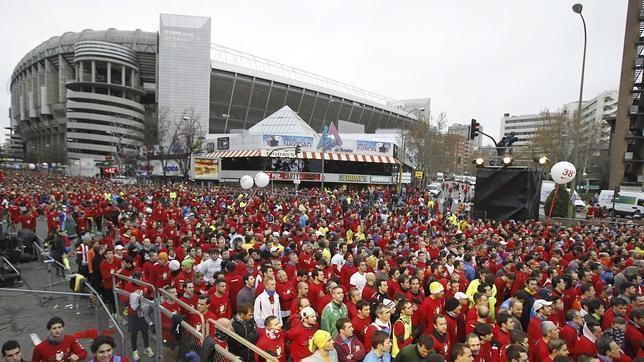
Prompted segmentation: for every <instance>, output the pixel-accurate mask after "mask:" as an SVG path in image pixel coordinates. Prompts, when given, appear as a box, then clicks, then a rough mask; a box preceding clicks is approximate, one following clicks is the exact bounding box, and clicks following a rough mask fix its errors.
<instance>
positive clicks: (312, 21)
mask: <svg viewBox="0 0 644 362" xmlns="http://www.w3.org/2000/svg"><path fill="white" fill-rule="evenodd" d="M578 1H579V0H578ZM581 1H582V3H583V5H584V16H585V18H586V23H587V26H588V53H587V64H586V83H585V87H584V98H591V97H593V96H595V95H597V94H598V93H600V92H602V91H604V90H608V89H617V88H618V86H619V75H620V67H621V59H622V47H623V41H624V26H625V18H626V2H627V1H626V0H585V1H584V0H581ZM573 3H575V1H569V0H539V1H527V0H488V1H475V0H460V1H445V0H419V1H397V2H393V1H384V0H371V1H369V0H354V1H346V0H345V1H339V0H327V1H318V2H313V1H297V0H291V1H279V0H273V1H259V0H257V1H255V0H253V1H191V0H183V1H176V0H173V1H168V0H160V1H147V0H146V1H131V0H130V1H122V0H112V1H109V2H108V1H101V2H98V1H89V2H88V1H64V0H61V1H56V2H54V1H34V0H21V1H4V2H3V4H2V11H1V12H0V34H2V48H3V55H2V57H0V77H1V80H2V82H3V87H4V89H3V91H2V93H0V114H2V115H3V117H2V121H1V122H2V125H3V127H4V126H7V125H8V123H9V121H8V117H7V116H6V115H7V114H8V112H7V110H8V108H9V105H10V95H9V82H10V77H11V73H12V71H13V68H14V67H15V65H16V64H17V62H18V61H19V60H20V59H21V58H22V57H23V56H24V55H25V54H26V53H27V52H29V51H30V50H31V49H33V48H34V47H36V46H37V45H39V44H40V43H41V42H43V41H45V40H47V39H49V38H50V37H52V36H55V35H61V34H62V33H64V32H66V31H81V30H83V29H95V30H103V29H107V28H116V29H120V30H131V29H142V30H146V31H157V30H158V27H159V14H160V13H176V14H186V15H201V16H210V17H211V18H212V32H213V34H212V41H213V42H214V43H218V44H221V45H225V46H228V47H231V48H234V49H238V50H242V51H246V52H248V53H251V54H254V55H258V56H262V57H265V58H269V59H272V60H275V61H278V62H281V63H285V64H288V65H292V66H295V67H298V68H301V69H304V70H307V71H310V72H313V73H317V74H320V75H323V76H327V77H329V78H332V79H336V80H339V81H342V82H346V83H349V84H351V85H355V86H358V87H360V88H364V89H366V90H370V91H374V92H377V93H380V94H382V95H385V96H388V97H392V98H397V99H402V98H417V97H431V98H432V112H433V113H434V114H438V112H442V111H444V112H446V113H447V116H448V119H449V122H450V123H469V120H470V119H471V118H476V119H477V120H478V121H479V122H480V123H481V124H482V125H483V127H484V128H485V129H486V131H488V132H490V134H492V135H493V136H494V137H498V135H499V127H500V118H501V116H502V115H503V113H506V112H507V113H511V114H525V113H537V112H539V111H540V110H543V109H545V108H549V109H555V108H557V107H559V106H561V105H562V104H563V103H566V102H570V101H575V100H577V98H578V94H579V93H578V92H579V80H580V79H579V77H580V72H581V71H580V68H581V54H582V47H583V29H582V24H581V19H580V18H579V16H578V15H577V14H575V13H573V12H572V10H571V6H572V4H573ZM2 131H4V129H3V130H2Z"/></svg>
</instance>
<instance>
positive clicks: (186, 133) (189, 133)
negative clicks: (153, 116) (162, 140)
mask: <svg viewBox="0 0 644 362" xmlns="http://www.w3.org/2000/svg"><path fill="white" fill-rule="evenodd" d="M203 141H204V130H203V128H202V127H201V123H200V122H199V114H197V113H196V112H195V110H194V109H189V110H184V111H183V112H181V115H180V118H179V119H178V120H177V121H175V125H174V136H173V138H172V141H171V143H170V149H169V150H168V151H169V154H171V155H172V159H173V160H175V161H176V162H177V164H178V165H179V170H180V171H181V173H182V174H183V177H184V178H185V179H187V178H188V177H189V174H190V158H191V156H192V154H193V153H195V152H198V151H200V150H201V147H202V145H203Z"/></svg>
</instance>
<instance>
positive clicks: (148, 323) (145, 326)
mask: <svg viewBox="0 0 644 362" xmlns="http://www.w3.org/2000/svg"><path fill="white" fill-rule="evenodd" d="M112 283H113V289H112V290H113V292H114V305H115V308H116V322H117V323H118V324H119V325H120V326H122V328H123V329H124V330H126V331H127V333H126V335H127V336H128V337H129V339H130V342H131V343H130V347H131V348H130V349H127V348H126V350H127V351H128V352H133V351H135V350H136V351H144V349H142V348H139V347H140V344H139V343H138V333H139V332H140V333H141V336H142V337H143V345H144V347H145V345H146V344H147V345H148V346H149V347H150V348H151V350H152V352H153V353H154V356H153V357H150V358H153V359H154V360H155V361H163V338H162V336H161V334H160V333H159V332H160V330H161V329H160V328H158V326H160V325H161V321H160V316H159V308H157V297H156V295H157V292H156V288H155V287H154V286H153V285H152V284H149V283H146V282H144V281H142V280H139V279H134V278H130V277H126V276H124V275H121V274H112ZM126 283H131V284H132V285H134V286H137V287H140V288H144V289H147V290H148V294H147V296H150V297H151V298H147V297H146V296H145V295H144V294H143V293H137V294H138V296H137V295H131V294H132V292H133V291H132V292H131V291H128V290H125V289H124V285H126ZM132 303H138V304H139V307H138V308H137V309H136V311H135V313H137V315H130V314H129V313H131V308H129V307H130V305H131V304H132ZM135 342H136V343H135ZM128 355H129V353H128V354H126V356H128ZM139 355H140V357H142V356H141V355H143V353H139Z"/></svg>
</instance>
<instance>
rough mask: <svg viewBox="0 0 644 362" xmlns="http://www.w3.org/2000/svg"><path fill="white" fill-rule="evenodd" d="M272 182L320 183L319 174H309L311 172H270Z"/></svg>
mask: <svg viewBox="0 0 644 362" xmlns="http://www.w3.org/2000/svg"><path fill="white" fill-rule="evenodd" d="M266 173H267V174H268V175H269V176H270V177H271V180H277V181H292V180H300V181H320V174H319V173H309V172H287V171H268V172H266Z"/></svg>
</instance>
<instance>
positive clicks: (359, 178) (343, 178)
mask: <svg viewBox="0 0 644 362" xmlns="http://www.w3.org/2000/svg"><path fill="white" fill-rule="evenodd" d="M339 180H340V182H369V175H339Z"/></svg>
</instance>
